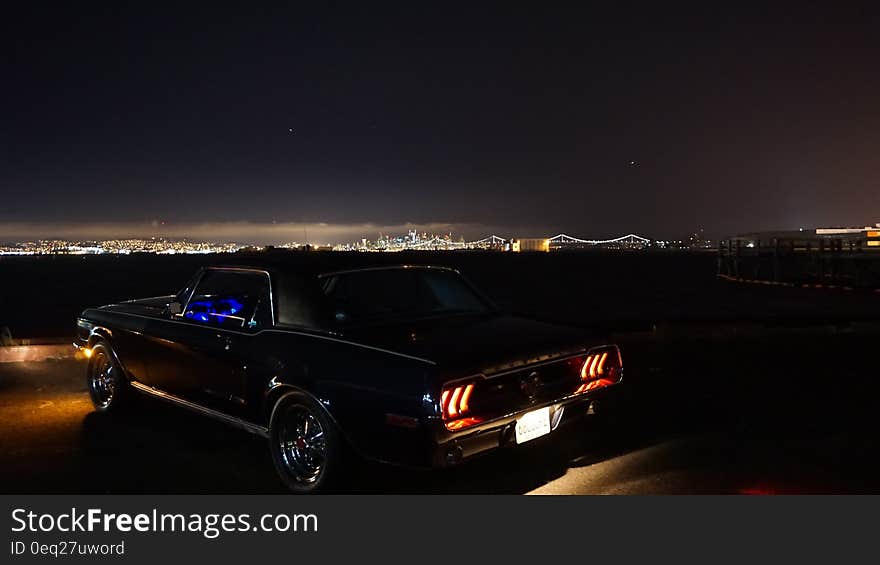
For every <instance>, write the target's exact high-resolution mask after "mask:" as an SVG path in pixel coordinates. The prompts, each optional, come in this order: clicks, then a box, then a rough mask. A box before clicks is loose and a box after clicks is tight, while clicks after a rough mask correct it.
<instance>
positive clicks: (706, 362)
mask: <svg viewBox="0 0 880 565" xmlns="http://www.w3.org/2000/svg"><path fill="white" fill-rule="evenodd" d="M878 339H880V334H878V333H875V332H874V331H866V330H858V329H853V328H851V327H820V328H808V329H800V330H797V329H790V328H789V329H784V328H781V329H775V330H774V329H769V330H767V329H765V330H761V331H753V330H748V331H744V330H741V329H737V328H727V329H721V328H714V329H712V330H711V331H710V330H707V329H705V328H703V329H700V330H695V329H693V328H691V329H690V330H688V331H684V332H680V333H675V332H670V333H668V334H667V335H659V334H656V333H654V334H642V335H629V336H619V338H618V341H619V342H620V343H621V345H622V348H623V351H624V363H625V367H626V373H625V374H626V379H625V383H626V386H625V387H622V389H621V396H620V399H619V402H618V404H617V405H615V406H613V407H612V408H614V409H613V410H610V411H608V412H606V415H605V416H604V417H589V418H587V419H586V420H585V421H584V422H583V423H580V424H577V425H572V426H568V427H566V428H565V429H561V430H559V431H554V432H553V433H551V434H550V435H549V436H546V437H545V438H542V439H539V440H535V441H534V442H532V443H530V444H525V445H522V446H519V447H517V448H513V449H506V450H503V451H500V452H497V453H493V454H491V455H486V456H483V457H480V458H478V459H476V460H474V461H472V462H468V463H466V464H464V465H462V466H460V467H457V468H455V469H451V470H443V471H421V470H410V469H401V468H395V467H388V466H384V465H378V464H370V463H365V462H354V463H353V464H352V465H351V467H350V469H349V470H348V473H347V481H346V484H345V486H344V487H343V490H342V491H343V492H353V493H438V494H440V493H517V494H520V493H533V494H690V493H731V494H800V493H877V492H880V473H878V471H880V465H878V459H880V458H878V453H880V450H878V429H880V428H878V425H877V424H878V418H877V410H876V403H877V398H878V394H877V393H878V392H880V385H878V384H877V382H876V381H877V374H878V371H877V364H876V362H875V359H874V355H873V354H874V349H875V348H876V345H875V344H877V343H878V341H877V340H878ZM0 491H2V492H4V493H274V492H284V488H283V486H282V485H281V483H280V482H279V480H278V479H277V478H276V477H275V473H274V470H273V468H272V464H271V461H270V460H269V456H268V450H267V446H266V442H265V440H262V439H259V438H256V437H254V436H251V435H249V434H247V433H245V432H241V431H238V430H235V429H232V428H229V427H226V426H224V425H223V424H220V423H216V422H214V421H211V420H208V419H205V418H203V417H201V416H198V415H195V414H191V413H188V412H185V411H183V410H180V409H178V408H175V407H173V406H169V405H166V404H164V403H161V402H158V401H155V400H152V399H143V400H142V401H139V402H137V403H136V404H135V405H134V406H132V407H131V409H130V410H129V411H127V412H126V413H124V414H121V415H117V416H107V415H103V414H97V413H95V412H93V410H92V407H91V403H90V400H89V396H88V393H87V391H86V386H85V362H84V361H81V360H75V359H71V358H65V359H50V360H45V361H35V362H19V363H0Z"/></svg>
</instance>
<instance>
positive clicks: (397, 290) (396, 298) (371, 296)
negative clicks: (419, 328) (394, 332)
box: [323, 269, 490, 323]
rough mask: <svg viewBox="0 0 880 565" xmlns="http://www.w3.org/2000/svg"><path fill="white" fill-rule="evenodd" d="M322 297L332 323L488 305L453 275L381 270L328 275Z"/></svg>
mask: <svg viewBox="0 0 880 565" xmlns="http://www.w3.org/2000/svg"><path fill="white" fill-rule="evenodd" d="M323 288H324V295H325V296H326V298H327V299H328V303H329V304H328V306H329V307H330V309H331V311H332V315H333V317H334V319H335V320H336V322H339V323H351V322H360V321H372V320H383V319H396V318H420V317H430V316H442V315H453V314H481V313H486V312H488V311H489V309H490V308H489V305H488V304H487V303H486V302H485V301H484V300H483V299H482V298H481V297H480V296H479V295H478V294H477V293H476V292H475V291H474V290H473V289H472V288H471V287H470V285H468V284H467V283H466V282H465V281H464V280H463V279H462V278H461V276H459V275H458V274H457V273H455V272H454V271H449V270H445V269H383V270H375V271H356V272H351V273H342V274H336V275H330V276H327V277H325V279H324V285H323Z"/></svg>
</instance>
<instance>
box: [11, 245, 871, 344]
mask: <svg viewBox="0 0 880 565" xmlns="http://www.w3.org/2000/svg"><path fill="white" fill-rule="evenodd" d="M315 256H316V254H315V253H312V254H310V256H309V258H307V259H306V258H305V254H302V253H289V254H287V255H285V260H289V261H290V262H291V263H292V264H296V263H297V262H298V261H299V262H302V261H314V260H315ZM320 256H321V257H320V261H321V262H324V263H326V264H327V265H328V268H329V267H331V266H333V265H337V264H339V265H343V266H346V267H347V266H352V265H371V264H389V263H432V264H438V265H447V266H453V267H456V268H458V269H460V270H461V271H462V272H463V273H464V274H465V275H466V276H467V277H468V278H470V279H471V280H472V281H473V282H474V283H475V284H476V285H477V286H479V287H480V288H482V289H483V290H484V291H485V292H486V293H487V294H488V295H489V296H491V297H492V298H493V299H495V300H496V301H497V302H498V303H499V304H500V305H501V306H502V307H505V308H507V309H510V310H513V311H517V312H521V313H526V314H531V315H535V316H538V317H543V318H547V319H551V320H556V321H560V322H565V323H570V324H575V325H580V326H597V327H600V328H606V329H620V330H628V329H642V328H649V327H651V326H652V325H655V324H660V325H662V324H667V323H692V324H698V325H699V324H713V323H716V322H740V321H747V322H754V321H760V322H766V323H774V324H783V325H784V324H801V323H816V322H825V321H832V322H841V321H844V322H845V321H852V320H876V319H878V317H880V295H877V294H874V293H870V292H844V291H828V290H818V289H791V288H771V287H763V286H754V285H742V284H736V283H730V282H726V281H721V280H717V279H716V277H715V272H716V257H715V255H714V253H705V252H704V253H648V252H583V253H549V254H511V253H483V252H479V253H478V252H473V253H462V252H445V253H444V252H438V253H428V252H422V253H379V254H363V253H362V254H352V253H346V254H337V253H320ZM288 258H289V259H288ZM235 260H236V256H234V255H221V256H211V255H179V256H178V255H175V256H158V255H144V256H47V257H2V258H0V327H3V326H7V327H9V328H10V330H11V332H12V334H13V336H14V337H65V336H68V335H70V334H71V332H72V328H73V324H74V319H75V317H76V315H77V314H78V313H79V312H80V311H82V310H83V309H84V308H87V307H91V306H96V305H101V304H107V303H110V302H114V301H118V300H126V299H130V298H138V297H146V296H156V295H162V294H170V293H172V292H176V291H177V290H178V289H179V287H181V286H182V285H183V284H184V282H185V281H186V280H187V279H188V278H189V276H190V275H191V274H192V273H193V272H194V271H195V270H196V269H197V268H198V267H199V266H202V265H209V264H218V263H220V264H223V263H231V262H234V261H235Z"/></svg>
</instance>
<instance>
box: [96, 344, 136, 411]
mask: <svg viewBox="0 0 880 565" xmlns="http://www.w3.org/2000/svg"><path fill="white" fill-rule="evenodd" d="M86 385H87V386H88V389H89V396H90V397H91V399H92V404H93V405H94V407H95V411H97V412H102V413H111V412H112V413H115V412H117V411H119V410H120V408H121V407H122V406H124V405H125V404H127V403H128V398H129V396H130V394H131V392H130V391H129V386H128V380H127V379H126V378H125V375H124V374H123V372H122V368H121V367H120V366H119V364H118V363H117V362H116V356H115V355H114V354H113V350H112V349H111V348H110V346H109V345H108V344H106V343H104V342H99V343H97V344H96V345H94V346H93V347H92V355H91V357H90V358H89V365H88V369H87V373H86Z"/></svg>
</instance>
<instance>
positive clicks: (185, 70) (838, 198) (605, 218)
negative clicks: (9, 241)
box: [0, 2, 880, 239]
mask: <svg viewBox="0 0 880 565" xmlns="http://www.w3.org/2000/svg"><path fill="white" fill-rule="evenodd" d="M29 4H30V3H29ZM66 4H67V5H66V7H65V6H64V5H60V4H59V5H57V6H56V5H52V4H38V3H33V6H32V11H31V12H30V13H24V12H21V11H18V12H15V11H12V12H10V11H8V10H9V9H8V8H7V9H6V11H5V12H4V14H3V18H2V19H3V23H2V24H0V26H2V28H3V29H2V33H3V45H4V48H3V55H2V57H3V58H2V77H3V78H2V89H0V97H2V108H3V110H2V112H3V119H2V120H0V190H2V195H3V198H2V202H0V237H2V236H4V235H5V236H11V235H14V234H15V233H19V232H20V233H31V234H33V233H44V234H45V235H47V236H48V235H52V234H54V233H61V232H62V231H63V230H62V228H64V229H66V230H68V232H64V233H69V232H70V230H71V227H70V226H74V228H73V229H74V231H75V230H76V229H80V230H82V231H83V233H91V232H90V230H91V231H94V230H95V226H98V225H106V226H112V229H113V230H124V229H125V225H128V224H130V225H132V226H135V225H148V226H149V225H154V224H156V223H158V225H159V226H161V225H162V224H161V222H165V223H166V225H171V226H178V227H181V226H182V227H183V228H181V229H184V230H185V226H191V225H195V224H205V223H209V224H210V225H211V226H213V227H212V228H211V229H215V228H216V229H217V230H218V233H222V232H223V226H224V225H225V224H226V223H228V222H234V223H235V224H229V225H234V226H238V227H235V228H234V229H237V230H241V229H243V228H241V225H242V224H241V223H242V222H250V223H254V224H270V225H271V223H272V222H276V223H278V224H282V225H300V224H311V225H314V224H316V223H319V222H323V223H327V224H329V226H330V227H333V226H338V227H342V228H344V227H345V226H349V227H351V226H354V228H355V229H354V231H364V232H365V233H363V235H364V236H367V237H374V236H375V235H376V233H375V232H376V231H378V230H379V229H386V228H387V229H396V228H398V227H400V226H403V225H404V224H407V223H414V224H419V225H424V224H452V225H453V226H452V227H453V228H457V229H458V230H459V231H461V232H464V233H465V235H470V236H476V235H481V232H483V231H484V230H492V231H495V230H505V229H506V230H508V232H507V234H501V235H520V236H523V235H553V234H555V233H557V232H560V231H566V232H569V233H572V234H575V235H580V236H582V237H599V236H614V235H619V234H624V233H628V232H636V233H640V234H643V235H647V236H652V237H681V236H684V235H685V234H686V233H688V232H691V231H693V230H694V229H696V228H698V227H700V226H703V227H705V228H706V231H707V233H708V234H710V235H714V236H723V235H726V234H729V233H735V232H743V231H750V230H756V229H770V228H797V227H800V226H812V227H815V226H817V225H859V226H861V225H866V224H873V223H874V222H878V221H880V160H878V151H880V49H878V46H880V45H878V43H880V34H878V31H877V30H878V29H880V19H878V17H877V15H876V14H874V13H868V12H865V11H863V10H861V9H856V8H853V7H849V8H845V9H844V8H841V7H835V3H831V2H827V3H825V4H824V5H812V6H810V7H807V5H806V4H803V5H801V4H791V6H790V7H788V8H786V9H782V8H777V9H774V10H767V9H760V10H759V9H744V8H742V7H741V6H739V5H738V4H739V3H738V4H731V7H730V8H724V7H723V6H722V5H720V4H716V3H703V7H702V8H695V7H692V6H687V5H684V4H680V5H676V4H668V3H664V4H663V6H664V7H663V8H659V7H653V8H646V7H643V6H640V5H639V4H628V3H620V4H619V3H615V6H618V7H616V8H614V9H613V10H609V9H608V8H607V7H606V5H607V4H610V3H601V4H597V6H603V7H602V8H599V7H595V8H590V7H583V8H580V9H578V10H577V11H575V10H564V9H561V8H560V7H559V5H557V6H555V7H552V8H548V9H547V11H546V12H538V11H535V6H538V4H539V3H534V2H533V3H529V5H530V7H528V8H526V7H516V6H504V5H503V4H500V5H499V6H501V7H496V8H493V9H488V8H477V7H475V6H474V5H473V4H475V3H471V2H462V3H455V2H443V3H438V4H436V5H435V7H434V8H431V9H428V8H426V7H425V6H427V4H423V3H421V2H413V3H411V4H412V5H411V7H410V8H408V9H407V10H403V11H401V10H399V9H395V10H394V11H391V10H383V9H378V8H376V7H375V5H373V3H357V4H355V3H352V4H351V5H349V6H346V5H342V4H338V5H337V4H329V3H325V2H309V3H302V6H304V7H288V8H287V9H284V10H282V11H279V10H277V9H274V8H273V9H269V8H268V7H266V8H262V9H260V8H255V7H253V6H251V5H250V3H241V5H240V6H238V7H235V8H222V7H219V4H217V3H211V4H205V5H203V6H201V7H198V8H194V7H190V8H187V9H185V10H184V9H183V8H181V7H180V6H179V5H173V4H172V5H167V6H159V5H157V4H156V3H153V2H139V3H134V4H127V5H126V4H123V3H117V2H113V3H110V4H108V5H110V6H114V7H108V8H103V9H96V8H94V7H88V6H86V4H91V3H86V2H76V3H72V2H68V3H66ZM317 5H320V6H321V8H315V6H317ZM305 6H308V8H305ZM356 6H359V7H356ZM18 10H21V8H19V9H18ZM365 224H369V225H368V226H366V227H365V226H364V225H365ZM316 229H317V228H316ZM233 231H234V230H233ZM244 231H247V229H246V228H244ZM550 232H552V233H550ZM236 233H238V232H235V233H233V232H227V233H222V235H231V236H232V235H235V234H236ZM328 233H329V232H328ZM352 233H353V232H352ZM347 235H348V232H345V236H347ZM327 237H328V238H332V237H333V236H330V235H328V236H327ZM340 237H341V236H340ZM240 239H241V238H240Z"/></svg>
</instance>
